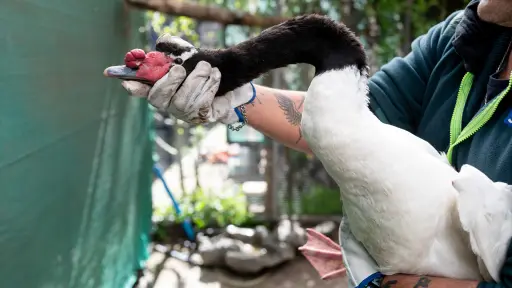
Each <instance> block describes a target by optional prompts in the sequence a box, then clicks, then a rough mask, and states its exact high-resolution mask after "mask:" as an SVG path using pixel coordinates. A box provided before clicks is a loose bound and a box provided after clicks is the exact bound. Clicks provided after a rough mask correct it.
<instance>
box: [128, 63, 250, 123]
mask: <svg viewBox="0 0 512 288" xmlns="http://www.w3.org/2000/svg"><path fill="white" fill-rule="evenodd" d="M220 79H221V73H220V71H219V69H217V68H212V67H211V65H210V64H209V63H207V62H204V61H201V62H199V63H198V64H197V66H196V68H195V69H194V70H193V71H192V72H190V75H188V77H187V75H186V72H185V68H183V67H182V66H179V65H176V66H173V67H172V68H171V69H170V70H169V73H167V74H166V75H165V76H164V77H162V79H160V80H158V81H157V82H156V83H155V85H154V86H153V87H150V86H148V85H146V84H142V83H140V82H136V81H124V82H123V83H122V85H123V87H124V88H125V89H126V90H127V91H128V92H129V93H130V94H131V95H133V96H139V97H146V98H147V99H148V101H149V103H150V104H151V105H153V106H154V107H155V108H157V109H162V110H166V111H168V112H169V113H170V114H171V115H173V116H174V117H176V118H178V119H181V120H183V121H185V122H188V123H194V124H201V123H207V122H216V121H219V122H221V123H224V124H233V123H236V122H241V121H243V120H244V119H243V118H242V117H241V114H240V113H239V112H238V111H237V110H238V108H237V107H239V106H240V105H242V104H246V103H250V102H252V101H253V100H254V97H255V89H254V86H253V85H252V84H251V83H247V84H245V85H243V86H241V87H239V88H237V89H235V90H233V91H230V92H228V93H227V94H226V95H224V96H220V97H215V94H216V93H217V90H218V88H219V84H220ZM182 83H183V84H182ZM180 84H182V85H181V87H180Z"/></svg>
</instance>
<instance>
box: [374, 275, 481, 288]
mask: <svg viewBox="0 0 512 288" xmlns="http://www.w3.org/2000/svg"><path fill="white" fill-rule="evenodd" d="M477 286H478V282H477V281H469V280H455V279H448V278H440V277H430V276H428V277H427V276H412V275H393V276H386V277H384V279H383V280H382V284H381V285H380V287H381V288H476V287H477Z"/></svg>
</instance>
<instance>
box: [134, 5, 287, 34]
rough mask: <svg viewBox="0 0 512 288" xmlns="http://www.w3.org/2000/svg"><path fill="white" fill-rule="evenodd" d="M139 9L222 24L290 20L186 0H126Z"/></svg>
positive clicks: (258, 23)
mask: <svg viewBox="0 0 512 288" xmlns="http://www.w3.org/2000/svg"><path fill="white" fill-rule="evenodd" d="M125 1H126V3H127V4H128V5H130V6H131V7H134V8H138V9H144V10H153V11H158V12H162V13H166V14H170V15H176V16H187V17H191V18H194V19H197V20H202V21H215V22H218V23H220V24H224V25H229V24H235V25H245V26H258V27H264V28H265V27H270V26H274V25H277V24H279V23H281V22H283V21H286V20H288V18H286V17H266V16H259V15H252V14H249V13H245V12H240V11H231V10H228V9H225V8H222V7H218V6H213V5H201V4H197V3H193V2H188V1H185V0H125Z"/></svg>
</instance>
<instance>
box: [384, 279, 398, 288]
mask: <svg viewBox="0 0 512 288" xmlns="http://www.w3.org/2000/svg"><path fill="white" fill-rule="evenodd" d="M396 283H398V280H388V281H386V282H384V283H382V288H392V287H394V286H395V284H396Z"/></svg>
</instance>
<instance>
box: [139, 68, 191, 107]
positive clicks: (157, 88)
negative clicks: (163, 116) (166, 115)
mask: <svg viewBox="0 0 512 288" xmlns="http://www.w3.org/2000/svg"><path fill="white" fill-rule="evenodd" d="M186 77H187V75H186V71H185V68H183V66H180V65H176V66H173V67H172V68H171V69H170V70H169V73H167V74H165V75H164V77H162V78H161V79H160V80H158V81H157V82H156V83H155V85H154V86H153V88H152V89H151V90H150V91H149V96H148V101H149V103H151V105H153V106H155V107H156V108H159V109H167V108H168V107H169V103H170V102H171V99H172V98H173V97H174V94H175V93H176V90H177V89H178V87H179V86H180V84H181V83H182V82H183V80H185V78H186Z"/></svg>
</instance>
